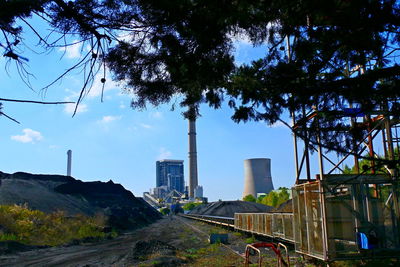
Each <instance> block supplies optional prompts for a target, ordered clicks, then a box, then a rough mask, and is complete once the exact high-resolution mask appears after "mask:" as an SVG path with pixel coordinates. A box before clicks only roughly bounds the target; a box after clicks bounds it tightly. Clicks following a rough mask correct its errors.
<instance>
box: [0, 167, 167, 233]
mask: <svg viewBox="0 0 400 267" xmlns="http://www.w3.org/2000/svg"><path fill="white" fill-rule="evenodd" d="M0 182H1V183H0V204H8V205H10V204H26V205H28V207H29V208H31V209H37V210H41V211H44V212H54V211H57V210H62V211H65V212H66V213H67V214H68V215H71V216H73V215H76V214H85V215H89V216H90V215H94V214H95V213H103V214H105V215H107V217H108V224H109V225H110V226H111V227H115V228H118V229H133V228H137V227H139V226H143V225H147V224H149V223H151V222H154V221H155V220H157V219H159V218H161V214H160V213H159V212H158V211H156V210H155V209H153V208H152V207H151V206H149V205H147V204H145V203H143V202H142V201H141V200H139V199H138V198H136V197H135V196H134V195H133V194H132V193H131V192H130V191H128V190H126V189H125V188H124V187H123V186H122V185H120V184H115V183H113V182H112V181H109V182H107V183H105V182H82V181H80V180H76V179H74V178H72V177H69V176H63V175H42V174H30V173H23V172H18V173H14V174H7V173H3V172H0Z"/></svg>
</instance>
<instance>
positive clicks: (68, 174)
mask: <svg viewBox="0 0 400 267" xmlns="http://www.w3.org/2000/svg"><path fill="white" fill-rule="evenodd" d="M67 155H68V160H67V176H71V164H72V151H71V150H68V151H67Z"/></svg>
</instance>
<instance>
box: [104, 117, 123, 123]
mask: <svg viewBox="0 0 400 267" xmlns="http://www.w3.org/2000/svg"><path fill="white" fill-rule="evenodd" d="M121 118H122V116H111V115H109V116H104V117H103V118H102V119H101V120H100V123H109V122H112V121H116V120H120V119H121Z"/></svg>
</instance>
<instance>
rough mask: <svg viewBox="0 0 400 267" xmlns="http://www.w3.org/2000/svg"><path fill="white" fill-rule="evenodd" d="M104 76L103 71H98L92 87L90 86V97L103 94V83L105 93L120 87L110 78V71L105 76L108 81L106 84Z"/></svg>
mask: <svg viewBox="0 0 400 267" xmlns="http://www.w3.org/2000/svg"><path fill="white" fill-rule="evenodd" d="M102 78H103V73H98V74H97V75H96V76H95V77H94V81H93V85H92V88H90V90H89V92H88V94H87V96H88V97H89V98H94V97H99V96H101V92H102V91H103V85H104V91H103V95H104V93H105V92H107V91H110V90H115V89H118V85H117V83H116V82H114V81H113V80H112V79H111V78H110V75H109V74H108V72H107V73H106V78H105V79H106V82H105V83H104V84H103V83H102V82H101V79H102Z"/></svg>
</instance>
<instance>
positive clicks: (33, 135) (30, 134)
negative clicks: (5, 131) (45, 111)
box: [11, 128, 43, 144]
mask: <svg viewBox="0 0 400 267" xmlns="http://www.w3.org/2000/svg"><path fill="white" fill-rule="evenodd" d="M22 132H23V134H22V135H13V136H11V140H14V141H17V142H21V143H33V144H34V143H35V141H40V140H42V139H43V136H42V134H41V133H40V132H38V131H34V130H32V129H29V128H26V129H23V130H22Z"/></svg>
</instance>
